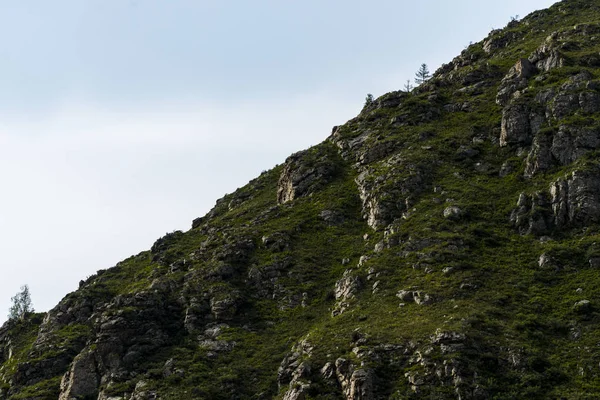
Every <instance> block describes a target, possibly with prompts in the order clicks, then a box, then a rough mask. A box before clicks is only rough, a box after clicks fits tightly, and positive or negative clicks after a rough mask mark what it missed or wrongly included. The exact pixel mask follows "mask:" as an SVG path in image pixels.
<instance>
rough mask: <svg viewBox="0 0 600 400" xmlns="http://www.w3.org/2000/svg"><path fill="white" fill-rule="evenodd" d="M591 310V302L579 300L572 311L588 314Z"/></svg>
mask: <svg viewBox="0 0 600 400" xmlns="http://www.w3.org/2000/svg"><path fill="white" fill-rule="evenodd" d="M592 309H593V307H592V302H591V301H589V300H580V301H578V302H576V303H575V304H573V311H575V312H576V313H578V314H589V313H590V312H591V311H592Z"/></svg>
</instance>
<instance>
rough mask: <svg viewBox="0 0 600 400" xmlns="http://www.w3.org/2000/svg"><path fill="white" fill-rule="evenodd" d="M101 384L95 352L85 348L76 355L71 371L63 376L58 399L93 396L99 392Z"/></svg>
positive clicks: (69, 399)
mask: <svg viewBox="0 0 600 400" xmlns="http://www.w3.org/2000/svg"><path fill="white" fill-rule="evenodd" d="M99 385H100V376H99V373H98V368H97V366H96V358H95V354H94V352H93V351H91V350H90V349H85V350H83V351H82V352H81V353H79V354H78V355H77V356H76V357H75V359H74V360H73V363H72V364H71V367H70V369H69V371H68V372H67V373H66V374H65V375H64V376H63V378H62V380H61V383H60V395H59V397H58V399H59V400H75V399H79V398H84V397H91V396H93V395H95V394H96V393H98V386H99Z"/></svg>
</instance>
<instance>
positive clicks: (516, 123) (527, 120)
mask: <svg viewBox="0 0 600 400" xmlns="http://www.w3.org/2000/svg"><path fill="white" fill-rule="evenodd" d="M543 121H544V119H543V117H542V116H540V115H539V114H536V113H533V112H531V109H530V107H529V106H528V105H527V104H518V103H517V104H511V105H509V106H507V107H506V108H505V109H504V110H503V111H502V125H501V131H500V146H508V145H528V144H530V143H531V141H532V139H533V137H534V135H536V134H537V133H538V132H539V130H540V128H541V127H542V124H543Z"/></svg>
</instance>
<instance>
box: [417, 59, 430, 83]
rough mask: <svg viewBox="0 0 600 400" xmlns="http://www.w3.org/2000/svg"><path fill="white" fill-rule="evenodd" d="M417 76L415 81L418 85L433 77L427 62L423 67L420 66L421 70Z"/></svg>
mask: <svg viewBox="0 0 600 400" xmlns="http://www.w3.org/2000/svg"><path fill="white" fill-rule="evenodd" d="M415 75H416V78H415V83H416V84H417V85H420V84H421V83H423V82H425V81H427V80H428V79H429V78H431V74H430V73H429V68H428V67H427V64H425V63H423V64H421V67H420V68H419V70H418V71H417V72H416V74H415Z"/></svg>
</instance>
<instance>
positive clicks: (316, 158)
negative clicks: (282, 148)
mask: <svg viewBox="0 0 600 400" xmlns="http://www.w3.org/2000/svg"><path fill="white" fill-rule="evenodd" d="M315 151H316V150H315V149H308V150H304V151H301V152H298V153H295V154H292V155H291V156H290V157H288V158H287V160H286V161H285V164H284V166H283V171H282V172H281V176H280V177H279V182H278V184H277V201H278V202H279V204H283V203H287V202H289V201H292V200H294V199H295V198H298V197H305V196H308V195H309V194H311V193H313V192H314V191H315V190H318V189H319V188H321V187H322V186H324V185H325V184H326V183H327V182H329V180H330V179H331V178H332V177H333V175H334V174H335V171H336V167H335V163H334V162H333V161H332V160H331V159H329V157H328V155H327V154H326V153H323V154H315Z"/></svg>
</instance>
